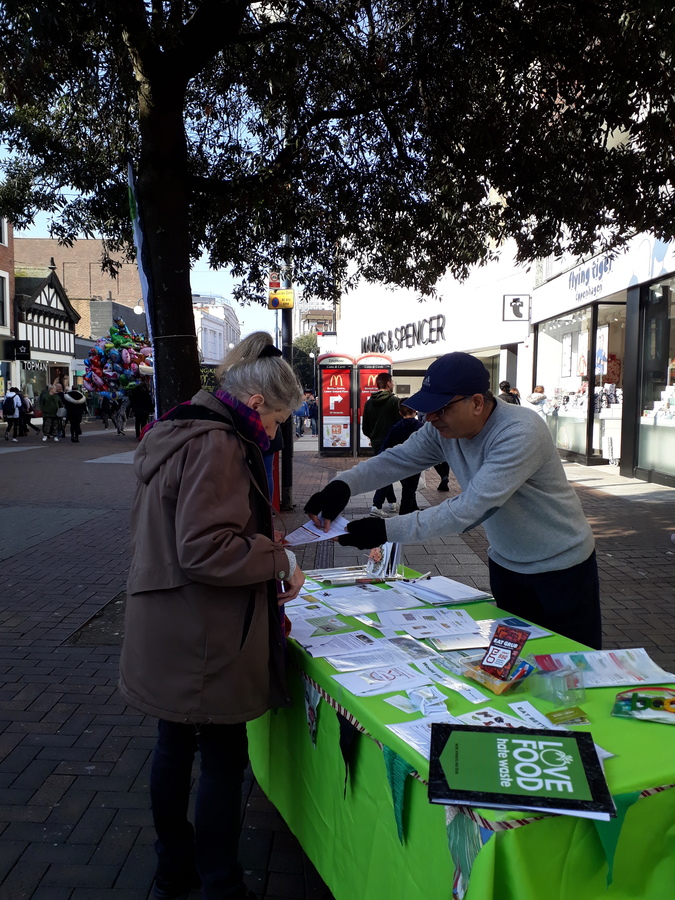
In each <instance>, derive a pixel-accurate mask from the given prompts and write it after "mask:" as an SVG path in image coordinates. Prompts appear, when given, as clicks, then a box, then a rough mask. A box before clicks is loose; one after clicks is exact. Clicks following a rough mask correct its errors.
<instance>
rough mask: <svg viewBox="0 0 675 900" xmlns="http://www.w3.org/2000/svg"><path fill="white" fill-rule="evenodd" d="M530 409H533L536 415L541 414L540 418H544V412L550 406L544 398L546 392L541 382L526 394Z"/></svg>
mask: <svg viewBox="0 0 675 900" xmlns="http://www.w3.org/2000/svg"><path fill="white" fill-rule="evenodd" d="M525 400H526V402H527V404H528V406H529V408H530V409H532V410H534V412H536V413H537V415H538V416H541V418H542V419H546V413H547V412H548V411H549V409H550V408H551V406H550V404H549V402H548V400H547V399H546V393H545V390H544V385H543V384H538V385H537V386H536V387H535V388H534V390H533V391H532V393H531V394H528V395H527V397H526V398H525Z"/></svg>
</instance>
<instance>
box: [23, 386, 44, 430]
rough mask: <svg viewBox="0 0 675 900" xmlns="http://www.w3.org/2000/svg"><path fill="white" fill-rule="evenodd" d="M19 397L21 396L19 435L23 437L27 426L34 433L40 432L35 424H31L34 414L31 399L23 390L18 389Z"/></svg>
mask: <svg viewBox="0 0 675 900" xmlns="http://www.w3.org/2000/svg"><path fill="white" fill-rule="evenodd" d="M19 397H20V398H21V435H22V436H23V437H25V436H26V435H27V434H28V429H29V428H30V429H31V430H32V431H34V432H35V433H36V434H40V429H39V428H38V427H37V425H33V421H32V420H33V416H34V414H35V407H34V406H33V401H32V400H31V399H30V397H29V396H28V395H27V394H24V393H23V391H19Z"/></svg>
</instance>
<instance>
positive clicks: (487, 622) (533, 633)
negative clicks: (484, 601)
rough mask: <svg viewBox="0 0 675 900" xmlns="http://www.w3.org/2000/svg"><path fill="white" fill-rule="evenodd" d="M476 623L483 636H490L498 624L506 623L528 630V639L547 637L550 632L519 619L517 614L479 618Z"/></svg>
mask: <svg viewBox="0 0 675 900" xmlns="http://www.w3.org/2000/svg"><path fill="white" fill-rule="evenodd" d="M476 625H478V627H479V628H480V633H481V634H484V635H485V637H488V638H492V636H493V634H494V633H495V631H496V629H497V626H498V625H506V626H507V627H508V628H520V629H522V630H523V631H527V632H528V640H535V639H536V638H542V637H548V636H549V635H550V634H552V632H550V631H546V629H545V628H540V627H539V625H533V624H532V622H528V621H526V620H525V619H519V618H518V616H506V617H505V618H503V619H479V620H478V621H477V622H476Z"/></svg>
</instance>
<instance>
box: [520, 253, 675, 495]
mask: <svg viewBox="0 0 675 900" xmlns="http://www.w3.org/2000/svg"><path fill="white" fill-rule="evenodd" d="M674 272H675V244H664V243H662V242H659V241H657V240H655V239H654V238H651V237H648V236H645V235H640V236H638V237H637V238H635V239H634V240H633V241H632V242H631V244H630V245H629V247H628V248H627V250H626V251H625V252H624V253H622V254H620V255H618V256H616V257H614V258H612V257H610V256H602V257H596V258H595V259H593V260H590V261H588V262H586V263H584V264H582V265H580V266H576V267H574V268H572V269H570V270H568V271H566V272H564V273H562V274H560V275H559V276H558V277H556V278H552V279H551V280H550V281H549V282H547V283H546V284H545V285H543V286H541V287H540V288H537V289H535V292H534V297H533V321H534V330H535V360H534V381H535V383H536V384H537V385H540V386H541V387H543V389H544V393H545V399H546V402H545V404H543V405H541V406H540V407H539V409H540V415H545V418H546V421H547V424H548V426H549V428H550V430H551V434H552V435H553V439H554V441H555V444H556V446H557V447H558V450H559V451H560V453H561V455H562V456H563V457H564V458H566V459H571V460H576V461H578V462H581V463H583V464H585V465H602V464H607V463H612V464H616V465H620V470H621V474H622V475H625V476H629V477H638V478H643V479H645V480H648V481H655V482H658V483H663V484H672V485H675V321H674V320H675V276H674V275H673V274H672V273H674Z"/></svg>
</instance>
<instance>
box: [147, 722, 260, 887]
mask: <svg viewBox="0 0 675 900" xmlns="http://www.w3.org/2000/svg"><path fill="white" fill-rule="evenodd" d="M197 750H199V754H200V758H201V759H200V762H201V770H200V775H199V784H198V787H197V798H196V803H195V816H194V819H195V822H194V827H193V826H192V824H191V823H190V822H189V821H188V817H187V815H188V803H189V799H190V782H191V778H192V774H191V773H192V763H193V761H194V757H195V753H196V752H197ZM247 765H248V743H247V737H246V725H245V724H244V723H241V724H237V725H212V724H210V725H199V726H197V725H186V724H183V723H179V722H166V721H164V720H163V719H160V720H159V723H158V734H157V743H156V745H155V751H154V754H153V758H152V769H151V772H150V796H151V800H152V815H153V819H154V823H155V831H156V832H157V841H156V842H155V850H156V852H157V858H158V864H157V877H158V878H160V879H161V880H162V881H164V882H169V883H171V882H176V883H183V882H185V881H189V880H190V878H191V876H193V875H194V872H195V868H196V870H197V871H198V872H199V876H200V878H201V881H202V897H203V900H225V898H232V900H234V898H243V897H244V896H245V894H246V891H245V888H244V883H243V880H242V876H243V871H242V868H241V866H240V865H239V860H238V858H237V853H238V847H239V834H240V830H241V785H242V781H243V778H244V770H245V768H246V766H247Z"/></svg>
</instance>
